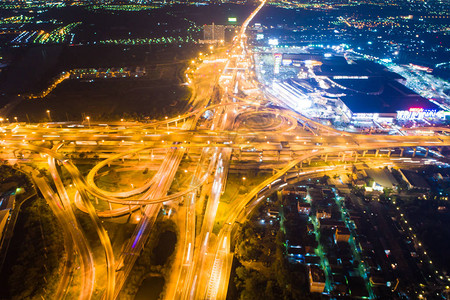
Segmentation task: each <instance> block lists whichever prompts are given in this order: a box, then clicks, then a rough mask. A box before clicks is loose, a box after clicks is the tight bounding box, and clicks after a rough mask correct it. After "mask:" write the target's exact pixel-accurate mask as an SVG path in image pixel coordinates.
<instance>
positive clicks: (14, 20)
mask: <svg viewBox="0 0 450 300" xmlns="http://www.w3.org/2000/svg"><path fill="white" fill-rule="evenodd" d="M33 19H34V17H28V16H24V15H19V16H12V17H9V18H3V19H1V20H0V24H24V23H30V22H31V21H32V20H33Z"/></svg>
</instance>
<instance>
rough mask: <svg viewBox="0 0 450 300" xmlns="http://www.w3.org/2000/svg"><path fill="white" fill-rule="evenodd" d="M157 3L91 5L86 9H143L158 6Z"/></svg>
mask: <svg viewBox="0 0 450 300" xmlns="http://www.w3.org/2000/svg"><path fill="white" fill-rule="evenodd" d="M160 7H161V6H158V5H133V4H129V5H112V4H111V5H92V6H89V7H88V8H87V9H88V10H111V11H143V10H152V9H157V8H160Z"/></svg>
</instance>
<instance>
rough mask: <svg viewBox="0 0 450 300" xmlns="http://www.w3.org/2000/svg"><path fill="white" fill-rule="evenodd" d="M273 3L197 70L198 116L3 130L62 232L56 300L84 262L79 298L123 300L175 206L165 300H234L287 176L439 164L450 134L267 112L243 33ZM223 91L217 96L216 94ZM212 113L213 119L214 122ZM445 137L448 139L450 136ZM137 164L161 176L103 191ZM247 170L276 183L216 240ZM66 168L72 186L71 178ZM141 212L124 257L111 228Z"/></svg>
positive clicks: (250, 198) (256, 195)
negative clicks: (102, 180)
mask: <svg viewBox="0 0 450 300" xmlns="http://www.w3.org/2000/svg"><path fill="white" fill-rule="evenodd" d="M264 4H265V1H263V2H261V3H260V5H259V6H258V7H257V8H256V9H255V10H254V11H253V13H252V14H251V15H250V16H249V17H248V19H247V20H245V22H244V23H243V25H242V27H241V30H240V32H238V34H237V36H236V38H235V40H234V42H233V45H232V46H231V47H230V48H229V49H228V52H227V53H225V52H222V53H221V54H216V55H211V56H210V58H209V59H208V61H206V60H205V62H204V63H202V64H199V65H197V66H191V68H192V69H190V70H188V71H187V72H186V75H187V77H188V79H189V82H190V85H191V87H192V89H193V95H194V96H193V99H191V103H192V107H193V108H194V109H193V110H192V111H191V112H189V113H186V114H183V115H180V116H177V117H174V118H166V119H164V120H162V121H158V122H155V123H151V124H143V123H127V122H117V123H114V124H107V125H106V124H99V123H96V122H93V121H92V120H91V121H90V122H89V126H86V124H83V125H81V124H68V123H61V124H56V123H48V124H35V125H31V124H19V123H11V124H4V126H2V127H1V138H0V147H1V148H0V149H1V153H0V158H1V159H3V160H5V161H8V162H9V163H11V164H15V163H17V164H18V165H19V166H21V167H22V168H23V169H24V170H25V171H26V172H28V173H29V174H30V175H31V176H32V178H33V180H34V183H35V185H36V186H37V188H38V189H39V190H40V192H41V194H42V195H43V196H44V198H45V199H46V201H47V202H48V203H49V205H50V207H51V209H52V210H53V212H54V213H55V217H56V218H57V220H58V222H59V223H60V224H61V229H62V230H63V233H64V241H65V247H66V252H67V255H66V264H65V267H64V272H63V274H62V275H63V276H61V279H60V282H59V286H58V289H57V295H58V298H62V297H63V295H64V293H65V292H66V291H67V290H68V289H69V287H70V280H69V276H70V273H71V271H72V270H73V268H75V265H74V264H73V261H74V257H73V256H74V255H76V256H78V257H79V263H80V269H81V274H82V276H81V277H82V280H81V287H80V291H81V292H80V294H79V296H78V297H79V299H90V298H92V297H93V293H94V291H95V289H96V288H100V289H103V290H104V298H105V299H117V298H118V297H119V293H120V291H121V289H122V287H123V286H124V284H125V281H126V279H127V276H128V275H129V273H130V272H131V270H132V267H133V265H134V263H135V261H136V259H137V257H138V256H139V254H140V252H141V251H142V249H143V247H144V245H145V243H146V242H147V240H148V237H149V235H150V232H151V231H152V229H153V227H154V224H155V221H156V219H157V217H158V215H159V213H160V211H161V209H162V208H163V207H164V206H167V207H172V208H174V211H175V213H174V214H178V215H177V225H178V226H179V229H180V237H179V240H178V245H179V246H178V247H177V248H176V253H175V254H174V255H175V262H174V265H173V266H172V271H171V277H170V280H169V282H167V283H166V290H165V294H164V297H165V298H166V299H225V298H226V292H227V286H228V280H229V274H230V270H231V261H232V253H230V250H231V249H230V240H231V239H232V231H233V226H234V224H235V223H236V222H239V221H240V222H241V221H242V220H243V219H245V217H246V216H247V215H248V214H249V213H250V212H251V211H252V208H254V207H255V206H256V205H257V203H258V202H259V201H260V199H261V197H263V195H266V194H267V193H269V192H270V191H272V190H273V189H277V188H279V187H280V185H282V184H284V182H287V180H289V178H293V179H295V180H301V179H305V178H310V177H315V176H318V175H323V174H325V173H326V172H327V171H330V172H331V171H336V172H337V171H338V169H339V168H342V167H343V166H345V164H344V165H336V166H335V167H334V168H329V169H327V168H324V167H321V168H320V167H317V168H312V167H311V168H309V169H308V170H307V171H305V170H306V169H305V167H304V166H303V164H304V165H305V166H306V165H308V164H309V163H310V161H311V159H317V158H320V159H322V160H325V161H326V160H328V159H330V160H334V161H340V162H356V161H358V159H361V158H364V156H365V155H366V154H369V153H370V154H371V155H372V157H381V156H383V159H382V163H392V160H391V158H393V157H399V156H401V155H403V152H404V151H406V152H408V151H413V154H412V156H415V154H416V151H419V152H422V153H423V156H428V155H430V156H434V157H438V156H439V150H440V149H442V147H444V146H449V145H450V138H449V137H448V136H446V135H438V134H433V135H429V136H415V135H404V136H403V135H362V134H350V133H344V132H338V131H336V130H334V129H333V128H330V127H327V126H325V125H322V124H320V123H318V122H315V121H313V120H310V119H308V117H307V116H303V115H301V114H298V113H295V112H293V111H289V110H286V109H283V108H281V107H269V106H267V105H266V104H268V102H269V101H268V100H267V98H266V97H265V95H264V93H263V92H261V88H260V86H258V83H257V82H256V81H255V80H254V77H253V76H252V74H251V72H249V70H251V69H252V67H253V66H252V54H251V49H249V48H248V47H247V37H246V33H245V32H246V29H247V26H248V24H249V23H250V22H251V20H252V19H253V17H254V16H255V15H256V14H257V13H258V12H259V10H260V9H261V8H262V7H263V6H264ZM241 86H245V87H246V88H247V89H248V87H253V88H254V89H253V90H254V91H257V92H252V93H249V94H248V95H245V94H244V95H243V93H242V92H241V91H240V87H241ZM217 89H218V90H219V91H220V93H218V94H219V96H216V94H217V93H214V91H216V90H217ZM205 113H206V114H208V113H211V114H210V115H211V116H210V117H209V118H205V117H204V116H205ZM431 130H432V129H431ZM439 130H440V132H442V131H443V130H444V131H447V128H439ZM81 153H84V155H83V156H82V155H80V154H81ZM391 155H392V157H391ZM187 157H189V163H188V164H189V166H190V168H189V169H190V171H189V174H191V175H190V176H191V177H190V179H189V185H188V187H187V188H186V189H184V190H181V191H177V192H174V193H172V192H170V189H171V185H172V183H173V181H174V178H175V176H176V174H177V172H180V168H181V167H180V166H181V164H182V163H183V162H184V161H185V160H186V158H187ZM82 162H84V163H89V164H94V167H92V168H91V170H90V171H89V173H88V174H87V175H86V176H85V175H83V173H82V172H81V171H80V170H79V167H77V165H78V164H80V163H82ZM129 162H133V163H130V166H134V165H136V162H138V164H139V165H145V166H148V167H149V168H150V169H151V170H153V171H154V172H153V173H152V176H151V177H150V178H148V180H146V181H145V183H144V184H142V185H139V186H132V187H131V189H128V190H122V191H108V190H105V189H102V188H100V187H99V186H98V185H97V182H96V180H97V179H98V177H99V173H100V172H102V171H104V170H105V169H107V168H109V167H111V166H112V167H113V168H114V166H117V165H120V166H123V165H126V164H127V163H129ZM240 164H245V165H246V166H250V167H252V168H259V169H273V176H271V177H269V178H267V179H266V180H264V181H263V182H261V183H260V184H258V185H257V186H255V187H254V188H253V189H252V190H251V191H249V192H248V193H247V194H246V195H244V196H242V197H241V198H239V199H237V200H236V203H233V204H234V205H233V209H232V210H230V211H229V212H227V214H226V222H224V223H223V226H222V228H221V229H220V230H219V232H218V233H217V232H214V230H213V229H214V224H215V223H216V215H217V210H218V207H219V203H220V199H221V196H222V194H223V191H224V190H225V186H226V184H227V175H228V173H229V170H230V168H237V169H238V168H239V165H240ZM37 166H39V167H40V168H42V167H43V166H45V168H46V170H47V171H48V173H49V174H50V175H51V176H49V178H47V177H45V176H42V175H41V174H40V173H39V171H38V170H37ZM62 169H64V174H66V175H65V176H66V178H62V177H63V175H62V174H63V172H62ZM67 174H68V175H67ZM50 178H51V182H50V180H49V179H50ZM67 179H70V180H69V181H70V182H71V184H70V187H69V186H68V184H67V182H68V180H67ZM69 189H70V193H69V192H68V190H69ZM73 189H75V190H76V192H75V193H73ZM94 200H95V201H104V202H107V203H109V205H110V206H109V207H110V209H107V210H98V209H97V208H96V205H95V204H94V202H95V201H94ZM204 201H206V209H205V211H204V213H203V214H200V215H199V214H198V213H197V211H196V205H198V203H197V202H204ZM75 209H80V210H82V211H83V212H85V213H86V214H88V216H89V217H90V219H91V221H92V226H93V228H94V229H95V230H96V232H97V234H98V236H99V240H100V242H101V244H102V247H103V249H104V254H103V255H104V256H103V259H104V261H103V262H99V261H98V259H97V260H96V259H94V254H93V250H92V248H91V246H90V243H89V241H87V239H86V237H85V236H84V235H83V231H82V230H81V229H80V228H81V227H80V224H79V221H78V220H77V218H76V217H75V214H74V211H75ZM137 210H140V211H141V216H142V217H141V218H140V219H139V220H138V222H137V225H136V228H135V230H134V233H133V234H132V236H131V237H130V238H129V239H128V241H127V243H126V244H125V245H123V247H122V251H121V252H120V253H114V251H113V248H112V245H111V240H110V237H109V235H108V233H107V232H106V230H105V228H104V226H103V220H102V219H103V218H111V217H117V216H121V215H126V214H128V213H130V212H132V211H137ZM199 220H200V221H199ZM199 224H200V225H199ZM75 253H76V254H75ZM97 265H104V266H105V268H106V272H105V273H104V274H106V275H105V276H106V277H105V278H100V277H99V275H98V273H97V272H96V269H97V268H100V267H97ZM96 267H97V268H96ZM102 274H103V273H102Z"/></svg>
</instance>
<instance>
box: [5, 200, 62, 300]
mask: <svg viewBox="0 0 450 300" xmlns="http://www.w3.org/2000/svg"><path fill="white" fill-rule="evenodd" d="M63 253H64V242H63V236H62V232H61V229H60V228H59V226H58V223H57V221H56V219H55V218H54V216H53V213H52V211H51V209H50V207H49V206H48V205H47V203H46V202H45V200H44V199H42V198H39V197H36V199H34V200H32V202H27V203H25V204H24V205H23V206H22V208H21V213H20V215H19V219H18V221H17V224H16V228H15V234H14V236H13V238H12V240H11V244H10V247H9V250H8V254H7V257H6V261H5V264H4V266H3V269H2V273H1V276H0V280H1V282H3V284H2V286H3V287H4V288H2V289H0V298H2V299H4V298H6V299H31V298H33V299H35V298H36V299H37V298H41V297H42V298H45V299H50V298H51V295H52V293H53V292H54V291H55V289H56V285H57V283H58V277H59V274H58V270H59V267H60V263H61V261H62V256H63ZM5 283H7V284H5Z"/></svg>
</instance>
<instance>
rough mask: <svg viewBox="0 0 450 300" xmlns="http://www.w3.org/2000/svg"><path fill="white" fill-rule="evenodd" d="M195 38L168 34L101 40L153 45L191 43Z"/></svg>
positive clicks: (125, 43)
mask: <svg viewBox="0 0 450 300" xmlns="http://www.w3.org/2000/svg"><path fill="white" fill-rule="evenodd" d="M194 41H195V39H194V38H192V37H191V36H187V37H183V36H168V37H160V38H135V39H117V40H105V41H100V43H101V44H107V45H151V44H174V43H189V42H194Z"/></svg>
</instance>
